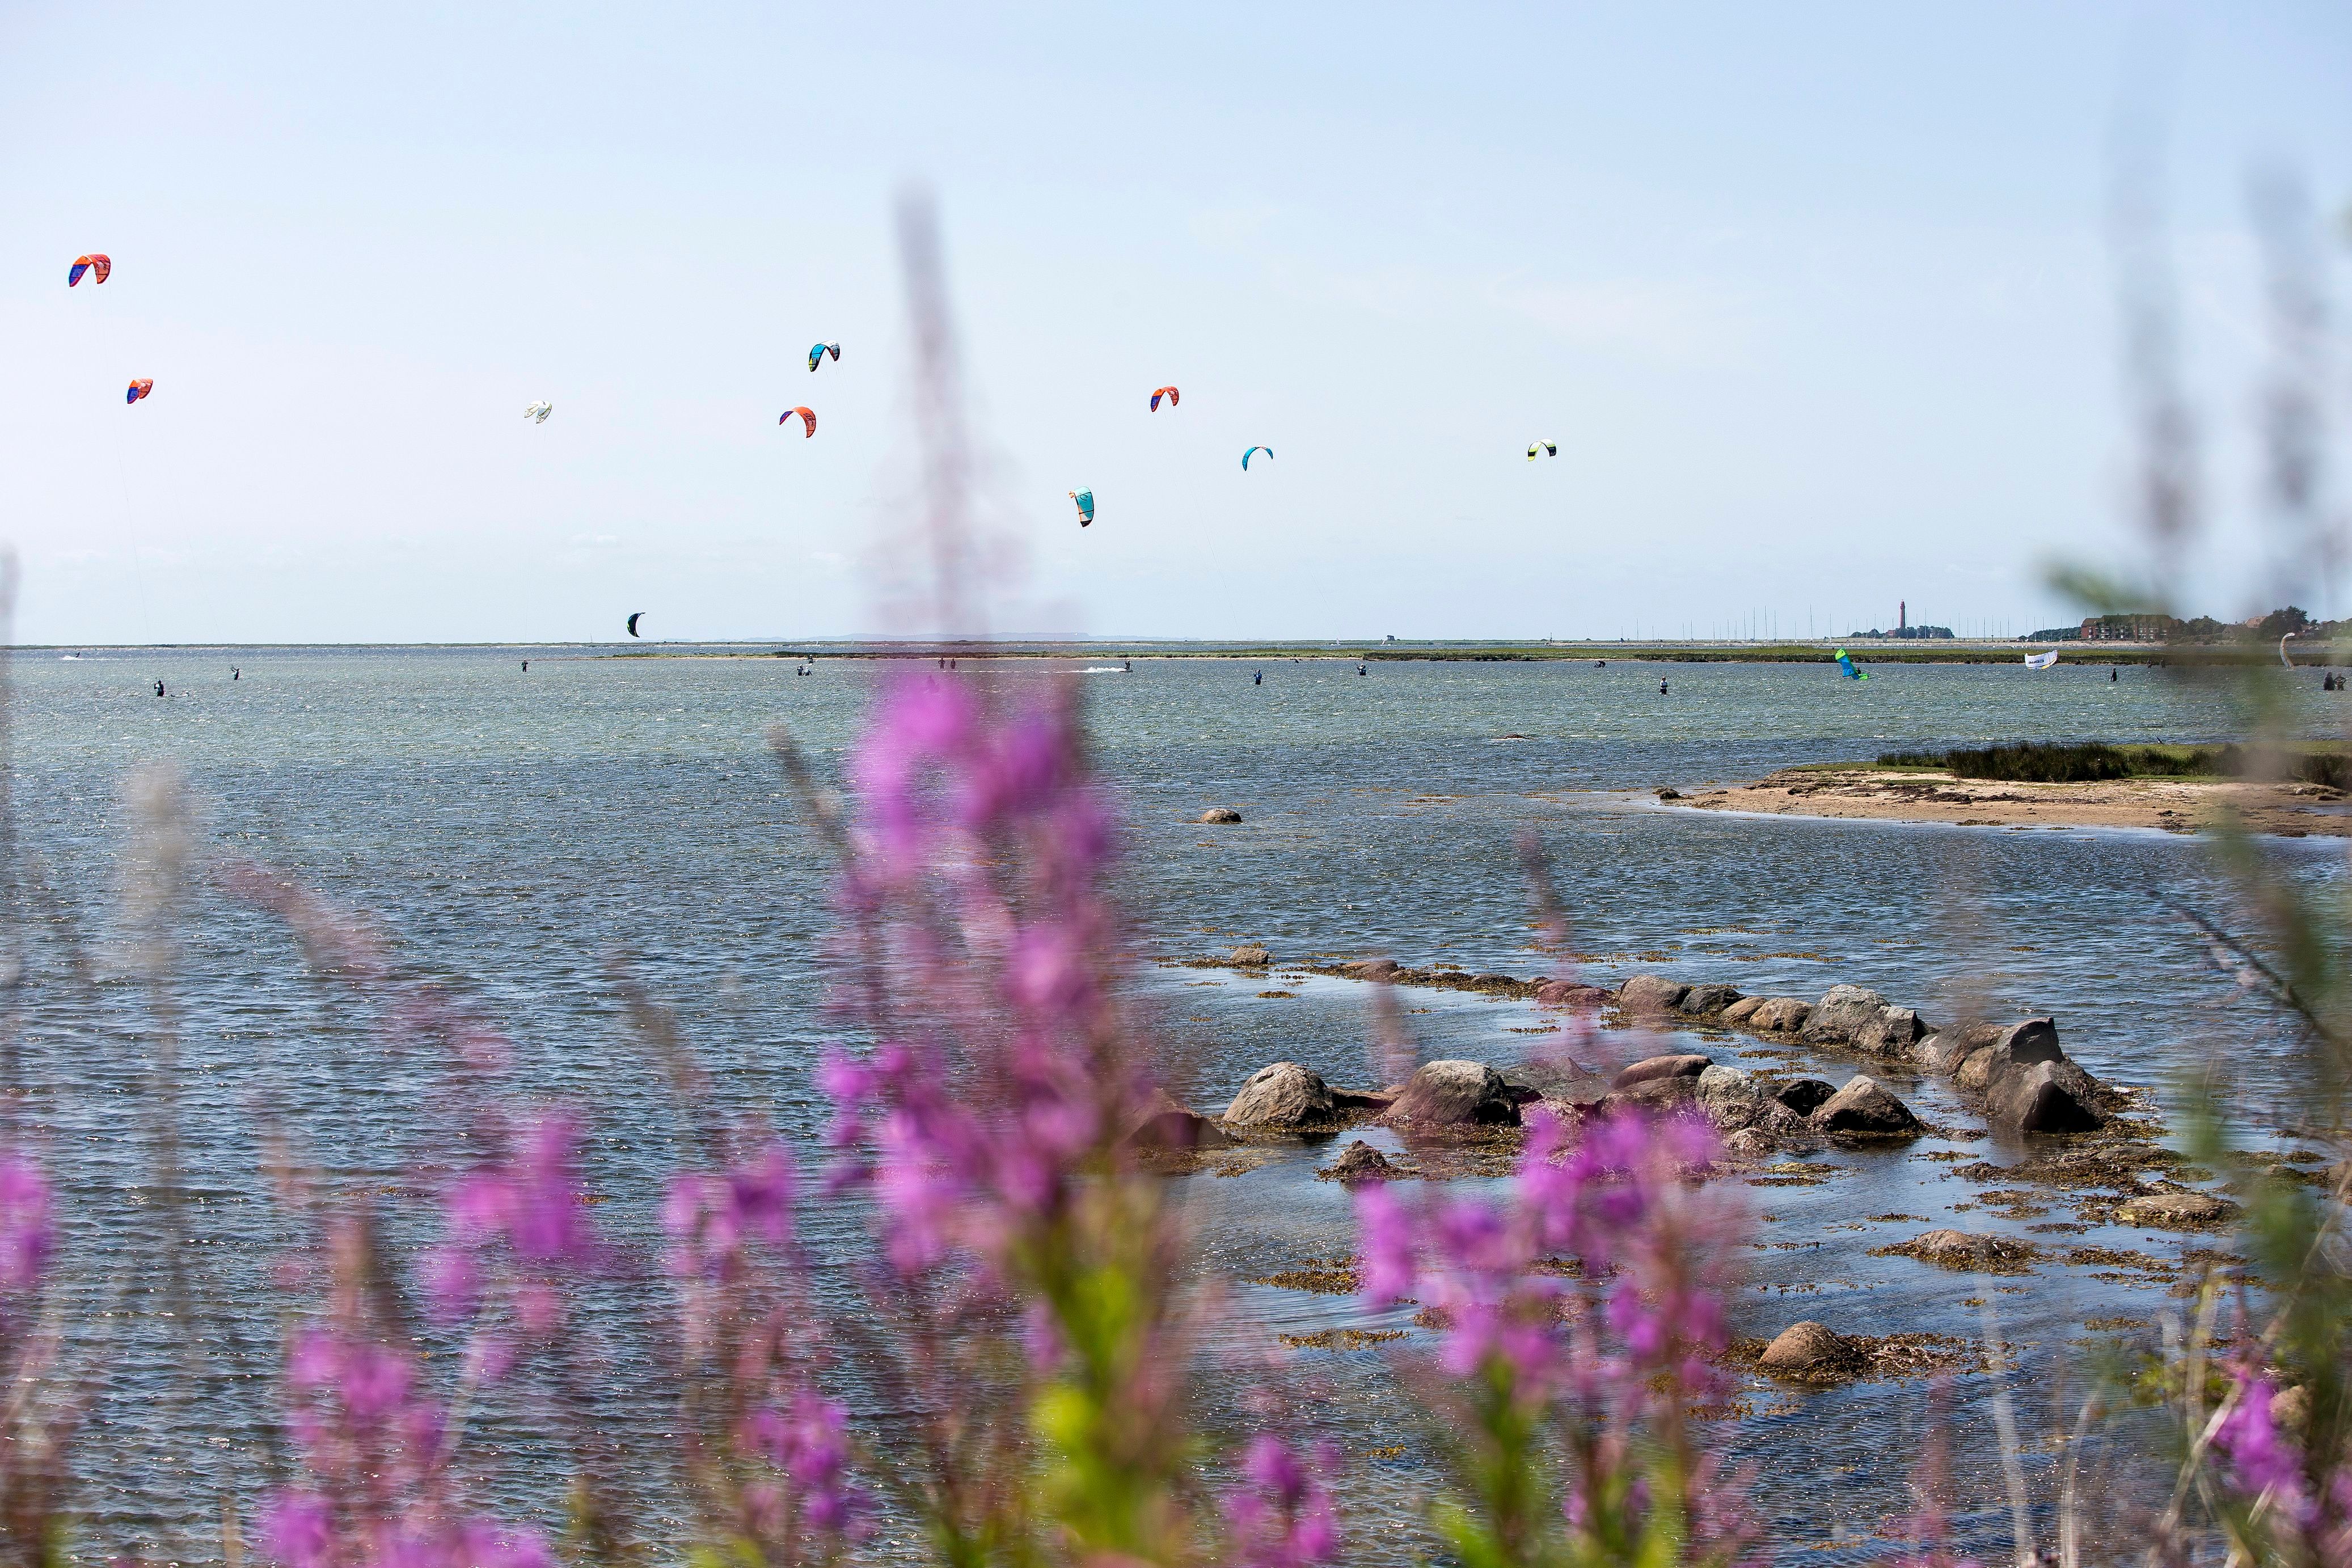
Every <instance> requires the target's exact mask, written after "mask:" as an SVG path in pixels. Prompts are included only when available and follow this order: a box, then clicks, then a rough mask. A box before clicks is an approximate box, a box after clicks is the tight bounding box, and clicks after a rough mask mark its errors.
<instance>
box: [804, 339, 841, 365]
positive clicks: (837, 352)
mask: <svg viewBox="0 0 2352 1568" xmlns="http://www.w3.org/2000/svg"><path fill="white" fill-rule="evenodd" d="M827 354H831V355H832V356H833V360H834V363H835V364H839V363H840V362H841V345H840V344H838V343H818V344H815V345H814V346H812V347H811V348H810V350H809V369H810V371H815V369H816V367H817V362H818V361H821V360H823V359H824V357H825V356H826V355H827Z"/></svg>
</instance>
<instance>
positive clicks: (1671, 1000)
mask: <svg viewBox="0 0 2352 1568" xmlns="http://www.w3.org/2000/svg"><path fill="white" fill-rule="evenodd" d="M1689 989H1690V988H1689V987H1688V986H1685V985H1684V984H1682V983H1681V982H1680V981H1678V980H1669V979H1668V978H1666V977H1664V975H1635V976H1634V977H1633V978H1631V979H1629V980H1627V981H1626V982H1625V983H1624V984H1623V985H1622V986H1620V987H1618V988H1617V1009H1618V1010H1619V1011H1620V1012H1628V1013H1637V1014H1641V1015H1643V1016H1645V1017H1650V1016H1655V1015H1657V1014H1661V1013H1670V1012H1673V1011H1675V1009H1677V1008H1679V1007H1681V1006H1682V1000H1683V994H1684V993H1685V992H1686V991H1688V990H1689Z"/></svg>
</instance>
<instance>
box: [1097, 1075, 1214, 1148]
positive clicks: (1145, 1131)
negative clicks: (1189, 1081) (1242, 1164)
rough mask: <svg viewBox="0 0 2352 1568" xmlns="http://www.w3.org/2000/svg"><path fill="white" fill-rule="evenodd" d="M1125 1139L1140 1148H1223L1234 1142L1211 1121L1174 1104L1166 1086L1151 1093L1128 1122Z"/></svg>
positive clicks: (1187, 1108)
mask: <svg viewBox="0 0 2352 1568" xmlns="http://www.w3.org/2000/svg"><path fill="white" fill-rule="evenodd" d="M1124 1141H1125V1142H1127V1143H1129V1144H1130V1145H1134V1146H1135V1147H1137V1148H1142V1149H1222V1148H1226V1147H1229V1146H1231V1145H1232V1144H1233V1142H1234V1140H1233V1139H1231V1138H1229V1137H1227V1136H1226V1135H1225V1134H1224V1130H1223V1128H1221V1127H1219V1126H1218V1125H1217V1124H1215V1123H1214V1122H1212V1121H1210V1120H1209V1118H1207V1117H1206V1116H1203V1115H1202V1114H1201V1113H1199V1112H1198V1111H1195V1110H1192V1109H1191V1108H1190V1107H1189V1106H1185V1105H1181V1104H1179V1103H1177V1102H1176V1100H1175V1099H1174V1098H1173V1097H1172V1096H1171V1095H1170V1094H1169V1092H1168V1091H1166V1090H1165V1089H1155V1090H1153V1091H1152V1092H1151V1100H1150V1103H1149V1104H1147V1105H1146V1106H1145V1107H1144V1108H1143V1112H1142V1113H1141V1114H1140V1115H1139V1116H1137V1117H1136V1118H1135V1120H1134V1121H1133V1122H1132V1123H1130V1124H1129V1126H1128V1129H1127V1134H1126V1137H1125V1140H1124Z"/></svg>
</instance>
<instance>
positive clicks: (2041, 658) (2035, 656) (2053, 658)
mask: <svg viewBox="0 0 2352 1568" xmlns="http://www.w3.org/2000/svg"><path fill="white" fill-rule="evenodd" d="M2057 662H2058V650H2057V649H2055V648H2053V649H2051V650H2050V652H2048V653H2028V654H2026V655H2025V667H2026V668H2027V669H2029V670H2046V669H2048V668H2049V667H2050V666H2051V665H2053V664H2056V663H2057Z"/></svg>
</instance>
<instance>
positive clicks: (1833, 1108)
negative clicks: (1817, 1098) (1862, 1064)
mask: <svg viewBox="0 0 2352 1568" xmlns="http://www.w3.org/2000/svg"><path fill="white" fill-rule="evenodd" d="M1812 1122H1813V1125H1815V1126H1817V1127H1819V1128H1820V1129H1821V1130H1822V1131H1823V1132H1824V1133H1844V1134H1859V1135H1862V1136H1866V1137H1878V1138H1902V1137H1911V1136H1915V1135H1916V1134H1918V1133H1919V1132H1920V1131H1921V1128H1920V1125H1919V1118H1918V1117H1916V1116H1914V1115H1913V1114H1912V1113H1911V1107H1910V1106H1908V1105H1906V1104H1905V1103H1903V1102H1902V1101H1901V1100H1900V1099H1898V1098H1897V1097H1896V1096H1895V1092H1894V1091H1893V1090H1891V1089H1889V1088H1887V1087H1886V1085H1885V1084H1884V1083H1881V1082H1878V1081H1877V1080H1876V1079H1874V1078H1870V1077H1866V1076H1864V1075H1863V1074H1861V1073H1856V1074H1855V1075H1854V1076H1853V1077H1852V1078H1850V1079H1848V1080H1847V1081H1846V1085H1845V1087H1844V1088H1843V1089H1841V1090H1839V1091H1838V1092H1836V1093H1834V1094H1832V1095H1831V1096H1830V1097H1829V1098H1828V1099H1827V1100H1824V1101H1822V1103H1821V1104H1820V1106H1819V1107H1817V1108H1816V1109H1815V1110H1814V1112H1813V1114H1812Z"/></svg>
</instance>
